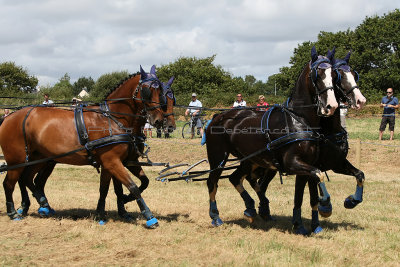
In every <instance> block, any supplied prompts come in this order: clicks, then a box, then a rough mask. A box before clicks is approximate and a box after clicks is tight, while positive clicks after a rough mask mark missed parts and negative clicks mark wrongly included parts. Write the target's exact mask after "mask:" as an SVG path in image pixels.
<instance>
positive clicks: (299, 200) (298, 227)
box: [292, 175, 308, 235]
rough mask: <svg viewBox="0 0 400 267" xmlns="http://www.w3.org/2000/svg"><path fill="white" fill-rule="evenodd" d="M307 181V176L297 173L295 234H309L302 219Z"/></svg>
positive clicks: (294, 214) (294, 217) (293, 222)
mask: <svg viewBox="0 0 400 267" xmlns="http://www.w3.org/2000/svg"><path fill="white" fill-rule="evenodd" d="M307 181H308V177H307V176H302V175H296V183H295V191H294V208H293V218H292V224H293V230H294V232H295V234H298V235H308V231H307V230H306V228H304V225H303V220H302V219H301V206H302V205H303V196H304V188H305V186H306V183H307Z"/></svg>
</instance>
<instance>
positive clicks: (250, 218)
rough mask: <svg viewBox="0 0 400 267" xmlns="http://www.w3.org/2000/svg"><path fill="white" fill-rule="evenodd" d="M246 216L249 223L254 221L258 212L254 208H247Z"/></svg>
mask: <svg viewBox="0 0 400 267" xmlns="http://www.w3.org/2000/svg"><path fill="white" fill-rule="evenodd" d="M243 214H244V217H245V219H246V220H247V221H248V222H249V223H253V222H254V220H255V218H256V216H257V212H256V210H254V209H247V210H245V211H244V213H243Z"/></svg>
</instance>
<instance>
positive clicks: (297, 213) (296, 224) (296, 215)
mask: <svg viewBox="0 0 400 267" xmlns="http://www.w3.org/2000/svg"><path fill="white" fill-rule="evenodd" d="M292 223H293V229H294V231H295V234H297V235H308V231H307V230H306V228H304V225H303V220H302V219H301V209H293V218H292Z"/></svg>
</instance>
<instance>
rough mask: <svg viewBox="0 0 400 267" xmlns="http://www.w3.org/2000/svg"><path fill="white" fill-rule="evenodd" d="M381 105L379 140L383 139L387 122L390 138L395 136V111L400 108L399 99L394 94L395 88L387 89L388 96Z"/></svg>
mask: <svg viewBox="0 0 400 267" xmlns="http://www.w3.org/2000/svg"><path fill="white" fill-rule="evenodd" d="M381 107H383V114H382V121H381V126H380V127H379V140H382V135H383V131H385V129H386V124H388V123H389V131H390V140H393V136H394V124H395V111H396V109H397V108H399V100H398V99H397V97H395V96H393V88H388V89H387V90H386V96H384V97H383V98H382V101H381Z"/></svg>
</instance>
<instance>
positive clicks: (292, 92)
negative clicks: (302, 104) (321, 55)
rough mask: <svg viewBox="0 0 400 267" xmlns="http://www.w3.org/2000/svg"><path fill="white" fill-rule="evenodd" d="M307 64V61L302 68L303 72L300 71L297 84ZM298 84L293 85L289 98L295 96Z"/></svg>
mask: <svg viewBox="0 0 400 267" xmlns="http://www.w3.org/2000/svg"><path fill="white" fill-rule="evenodd" d="M307 64H309V62H307V63H306V64H304V67H303V68H302V69H301V72H300V74H299V76H298V77H297V79H296V84H297V83H298V81H299V79H300V77H301V75H303V71H304V69H305V68H306V66H307ZM296 84H295V85H294V86H293V87H292V90H291V91H290V95H289V99H292V97H293V94H294V92H295V90H296Z"/></svg>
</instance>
